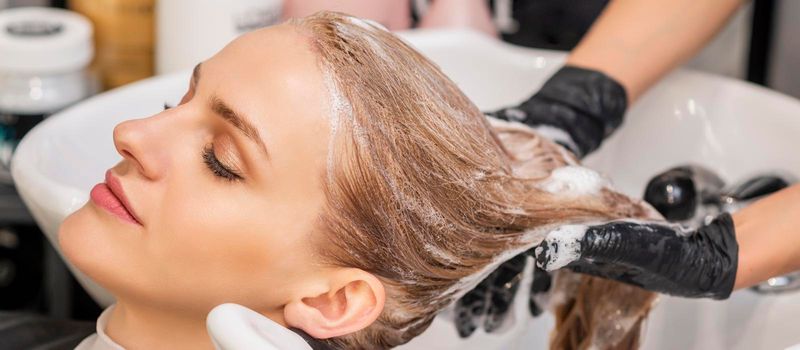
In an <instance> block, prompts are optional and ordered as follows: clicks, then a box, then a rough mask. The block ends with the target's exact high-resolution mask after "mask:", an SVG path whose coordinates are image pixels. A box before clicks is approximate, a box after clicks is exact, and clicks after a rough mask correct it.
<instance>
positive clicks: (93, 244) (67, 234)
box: [58, 203, 125, 288]
mask: <svg viewBox="0 0 800 350" xmlns="http://www.w3.org/2000/svg"><path fill="white" fill-rule="evenodd" d="M99 214H100V213H98V212H97V208H93V207H92V206H91V204H88V203H87V204H86V205H84V206H83V207H81V208H80V209H78V210H77V211H75V212H74V213H72V214H70V215H69V216H67V218H66V219H64V222H62V223H61V226H60V227H59V229H58V244H59V246H60V247H61V252H62V253H63V254H64V257H65V258H66V260H67V261H69V262H70V263H71V264H72V265H74V266H75V267H76V268H78V270H80V271H81V272H83V273H85V274H86V275H88V276H89V277H90V278H91V279H92V280H94V281H95V282H97V283H98V284H100V285H102V286H104V287H106V288H109V287H111V285H114V284H115V279H119V276H120V275H121V269H124V264H122V261H123V259H121V258H123V256H122V254H124V253H125V252H124V251H123V250H122V249H119V248H121V247H124V246H125V242H122V241H118V240H117V238H118V237H115V236H118V235H119V234H120V233H121V232H118V230H117V228H115V227H109V224H108V222H107V220H104V218H103V217H101V216H100V215H99Z"/></svg>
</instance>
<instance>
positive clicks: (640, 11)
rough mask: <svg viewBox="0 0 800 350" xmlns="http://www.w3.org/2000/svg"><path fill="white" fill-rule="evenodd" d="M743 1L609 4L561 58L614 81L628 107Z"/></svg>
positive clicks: (627, 0)
mask: <svg viewBox="0 0 800 350" xmlns="http://www.w3.org/2000/svg"><path fill="white" fill-rule="evenodd" d="M743 2H744V1H743V0H703V1H697V0H669V1H664V0H613V1H611V3H610V4H609V5H608V7H607V8H606V9H605V10H604V11H603V14H602V15H601V16H600V17H599V18H598V19H597V21H596V22H595V23H594V25H592V28H591V29H590V30H589V32H588V33H587V34H586V36H585V37H584V38H583V40H581V42H580V43H579V44H578V46H577V47H575V49H574V50H572V53H571V54H570V55H569V57H568V58H567V64H568V65H574V66H578V67H583V68H588V69H593V70H597V71H600V72H603V73H605V74H607V75H608V76H610V77H612V78H613V79H616V80H617V81H619V82H620V83H621V84H622V85H623V86H624V87H625V89H626V91H627V92H628V100H629V101H630V102H631V103H632V102H634V101H636V99H637V98H638V97H639V96H641V94H642V93H644V92H645V91H647V89H648V88H650V86H652V85H653V84H654V83H655V82H657V81H658V80H659V79H661V77H663V76H664V74H666V73H667V72H669V71H670V70H672V69H673V68H675V67H676V66H678V65H679V64H681V63H683V62H684V61H685V60H687V59H688V58H690V57H691V56H692V55H694V54H695V53H696V52H697V51H698V50H699V49H700V48H702V47H703V46H704V45H705V43H706V42H708V41H709V40H710V39H711V38H712V37H714V35H715V34H716V33H717V32H718V31H719V29H720V28H722V26H723V25H724V24H725V22H726V21H727V19H728V18H729V17H731V15H733V14H734V13H735V12H736V10H737V9H738V8H739V6H740V5H741V4H742V3H743Z"/></svg>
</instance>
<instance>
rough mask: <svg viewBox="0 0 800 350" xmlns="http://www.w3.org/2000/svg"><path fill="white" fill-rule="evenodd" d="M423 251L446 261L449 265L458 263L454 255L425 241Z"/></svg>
mask: <svg viewBox="0 0 800 350" xmlns="http://www.w3.org/2000/svg"><path fill="white" fill-rule="evenodd" d="M425 251H426V252H428V253H430V254H431V255H433V256H435V257H437V258H439V259H441V260H444V261H446V262H447V263H448V264H450V265H454V264H457V263H458V259H457V258H456V257H454V256H453V255H452V254H450V253H448V252H445V251H444V250H443V249H441V248H439V247H437V246H435V245H433V244H430V243H425Z"/></svg>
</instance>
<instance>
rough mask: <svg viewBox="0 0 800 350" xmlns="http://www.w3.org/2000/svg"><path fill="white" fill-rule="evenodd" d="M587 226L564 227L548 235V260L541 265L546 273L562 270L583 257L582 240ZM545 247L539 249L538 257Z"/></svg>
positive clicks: (545, 240) (546, 242) (537, 249)
mask: <svg viewBox="0 0 800 350" xmlns="http://www.w3.org/2000/svg"><path fill="white" fill-rule="evenodd" d="M588 229H589V226H587V225H564V226H561V227H558V228H556V229H555V230H553V231H550V233H548V234H547V237H546V238H545V239H544V242H545V244H546V245H547V247H548V250H547V256H546V258H547V260H546V261H545V262H544V263H543V264H539V265H540V266H539V267H540V268H542V269H544V270H546V271H553V270H557V269H560V268H562V267H564V266H566V265H567V264H569V263H571V262H573V261H575V260H578V258H580V257H581V240H583V236H584V235H586V230H588ZM543 250H544V247H537V248H536V250H535V253H536V255H537V256H538V255H540V254H542V251H543Z"/></svg>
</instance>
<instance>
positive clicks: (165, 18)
mask: <svg viewBox="0 0 800 350" xmlns="http://www.w3.org/2000/svg"><path fill="white" fill-rule="evenodd" d="M0 1H2V0H0ZM282 5H283V0H226V1H219V0H165V1H158V2H157V4H156V74H164V73H170V72H174V71H178V70H181V69H185V68H191V67H193V66H194V65H196V64H197V63H198V62H200V61H203V60H205V59H207V58H209V57H211V56H212V55H213V54H214V53H216V52H217V51H219V50H220V49H222V47H224V46H225V45H226V44H227V43H229V42H230V41H231V40H233V39H234V38H235V37H237V36H239V35H240V34H242V33H245V32H248V31H251V30H253V29H258V28H261V27H266V26H270V25H273V24H275V23H278V21H280V18H281V11H282V7H283V6H282Z"/></svg>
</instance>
